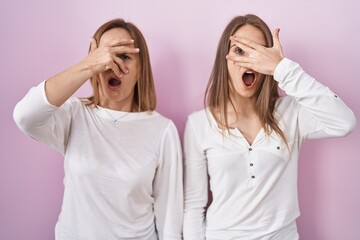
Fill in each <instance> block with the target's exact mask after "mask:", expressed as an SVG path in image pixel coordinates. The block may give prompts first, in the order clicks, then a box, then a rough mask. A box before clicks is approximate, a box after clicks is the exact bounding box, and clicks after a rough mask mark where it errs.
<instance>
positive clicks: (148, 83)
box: [86, 18, 156, 112]
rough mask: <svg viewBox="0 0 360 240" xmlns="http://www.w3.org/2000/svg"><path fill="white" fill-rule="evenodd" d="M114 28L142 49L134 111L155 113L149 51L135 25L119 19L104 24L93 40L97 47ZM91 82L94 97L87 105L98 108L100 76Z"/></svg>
mask: <svg viewBox="0 0 360 240" xmlns="http://www.w3.org/2000/svg"><path fill="white" fill-rule="evenodd" d="M113 28H123V29H125V30H126V31H128V32H129V34H130V35H131V37H132V38H133V39H134V44H135V47H137V48H140V49H141V51H140V52H139V53H138V54H139V55H138V57H139V64H140V68H139V69H140V70H139V71H140V72H139V79H138V81H137V83H136V85H135V89H134V97H133V101H132V110H133V111H136V112H143V111H153V110H155V108H156V92H155V85H154V79H153V74H152V70H151V64H150V56H149V51H148V48H147V45H146V41H145V38H144V36H143V35H142V34H141V32H140V30H139V29H138V28H137V27H136V26H135V25H134V24H133V23H131V22H125V21H124V20H123V19H121V18H117V19H113V20H110V21H108V22H106V23H104V24H103V25H101V26H100V27H99V28H98V30H96V32H95V34H94V36H93V38H94V39H95V41H96V43H97V45H99V42H100V38H101V36H102V35H103V34H104V33H105V32H106V31H108V30H110V29H113ZM89 51H90V48H89ZM90 82H91V85H92V88H93V95H92V96H91V97H89V98H87V99H86V100H87V101H86V102H87V103H86V104H87V105H92V106H97V105H98V104H99V101H100V95H99V75H94V76H93V77H91V79H90Z"/></svg>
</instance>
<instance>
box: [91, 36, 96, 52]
mask: <svg viewBox="0 0 360 240" xmlns="http://www.w3.org/2000/svg"><path fill="white" fill-rule="evenodd" d="M96 48H97V44H96V40H95V39H94V38H91V42H90V51H89V52H92V51H94V50H95V49H96Z"/></svg>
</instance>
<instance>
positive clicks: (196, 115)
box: [187, 108, 211, 123]
mask: <svg viewBox="0 0 360 240" xmlns="http://www.w3.org/2000/svg"><path fill="white" fill-rule="evenodd" d="M210 117H211V113H210V111H209V110H208V109H206V108H205V109H201V110H199V111H195V112H192V113H191V114H189V116H188V120H187V121H188V122H189V121H191V122H193V123H203V122H204V120H206V121H207V120H209V118H210Z"/></svg>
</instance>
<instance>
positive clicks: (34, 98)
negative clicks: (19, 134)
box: [13, 81, 71, 154]
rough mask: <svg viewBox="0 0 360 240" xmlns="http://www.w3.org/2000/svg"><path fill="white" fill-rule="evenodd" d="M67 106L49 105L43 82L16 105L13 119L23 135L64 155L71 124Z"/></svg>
mask: <svg viewBox="0 0 360 240" xmlns="http://www.w3.org/2000/svg"><path fill="white" fill-rule="evenodd" d="M68 105H69V104H66V103H64V104H63V105H62V106H61V107H56V106H54V105H52V104H51V103H49V101H48V100H47V97H46V94H45V81H44V82H42V83H40V84H39V85H38V86H36V87H33V88H31V89H30V90H29V92H28V93H27V94H26V95H25V97H24V98H23V99H22V100H21V101H20V102H18V103H17V104H16V106H15V108H14V112H13V117H14V120H15V123H16V124H17V126H18V127H19V129H20V130H21V131H23V132H24V133H25V134H27V135H29V136H30V137H32V138H34V139H36V140H38V141H41V142H43V143H45V144H47V145H48V146H50V147H52V148H54V149H56V150H57V151H59V152H61V153H62V154H64V152H65V146H66V141H67V139H68V135H69V129H70V122H71V115H70V112H69V111H68V110H67V108H68V107H69V106H68Z"/></svg>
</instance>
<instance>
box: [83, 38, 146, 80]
mask: <svg viewBox="0 0 360 240" xmlns="http://www.w3.org/2000/svg"><path fill="white" fill-rule="evenodd" d="M133 43H134V40H132V39H131V40H116V41H113V42H111V43H109V44H107V45H105V46H101V47H98V46H97V44H96V41H95V39H94V38H92V39H91V45H90V51H89V54H88V56H87V57H86V58H85V59H84V60H83V62H82V63H83V64H85V66H87V67H86V69H90V71H91V73H92V75H95V74H99V73H101V72H104V71H107V70H110V69H111V70H112V71H114V73H115V74H116V75H118V76H119V77H121V76H122V74H127V73H128V72H129V71H128V70H127V68H126V66H125V64H124V61H123V60H122V59H121V58H120V57H119V56H121V55H123V54H131V53H138V52H139V51H140V50H139V49H138V48H133V47H129V46H128V45H130V44H133Z"/></svg>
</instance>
